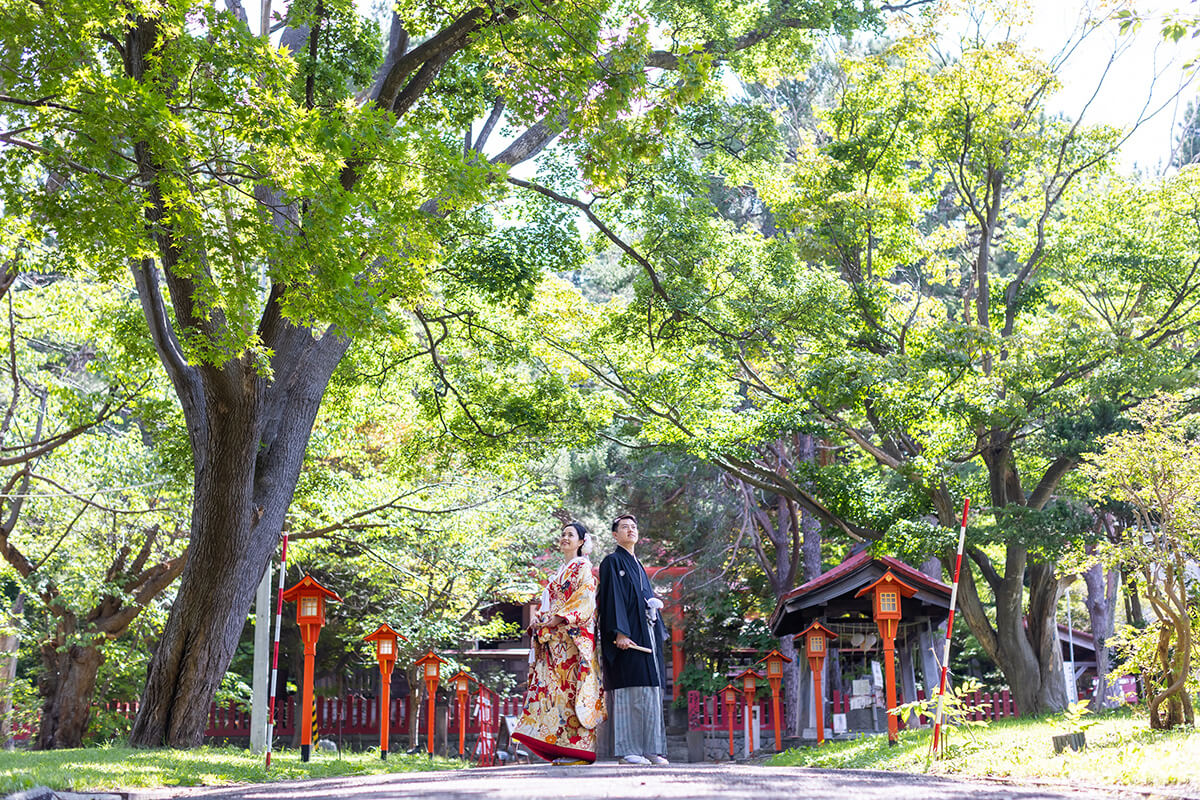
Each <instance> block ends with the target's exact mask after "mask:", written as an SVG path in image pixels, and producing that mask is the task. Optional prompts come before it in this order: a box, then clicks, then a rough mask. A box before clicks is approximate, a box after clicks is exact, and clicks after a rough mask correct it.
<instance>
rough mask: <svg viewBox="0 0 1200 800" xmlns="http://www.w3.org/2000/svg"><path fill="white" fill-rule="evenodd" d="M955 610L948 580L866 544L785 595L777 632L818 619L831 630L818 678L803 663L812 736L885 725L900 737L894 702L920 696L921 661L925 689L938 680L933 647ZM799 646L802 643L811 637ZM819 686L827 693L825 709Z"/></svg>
mask: <svg viewBox="0 0 1200 800" xmlns="http://www.w3.org/2000/svg"><path fill="white" fill-rule="evenodd" d="M949 612H950V587H949V586H947V585H946V584H944V583H942V582H941V581H939V580H937V579H936V578H931V577H930V576H928V575H926V574H924V573H923V572H921V571H920V570H917V569H914V568H913V567H910V566H909V565H908V564H905V563H904V562H903V561H900V560H899V559H896V558H891V557H889V556H872V555H871V554H870V553H868V552H867V551H865V550H864V551H861V552H858V553H855V554H853V555H851V556H850V557H849V558H847V559H846V560H845V561H843V562H842V563H841V564H839V565H838V566H836V567H834V568H833V569H831V570H829V571H828V572H825V573H822V574H821V575H818V576H817V577H816V578H813V579H812V580H810V581H808V582H807V583H805V584H804V585H802V586H798V587H797V588H795V589H793V590H792V591H791V592H789V593H787V594H786V595H784V596H783V598H782V599H781V600H780V602H779V605H778V606H777V607H776V608H775V611H774V612H773V613H772V614H771V618H770V621H769V624H770V627H771V632H772V633H774V634H775V635H776V636H779V637H783V636H789V635H796V634H800V633H802V632H804V631H805V630H807V629H809V628H810V627H811V626H812V625H813V623H819V624H820V625H821V626H823V627H824V629H825V630H826V631H828V632H829V634H831V635H830V637H829V638H828V657H826V658H824V659H821V660H818V661H814V660H812V659H809V663H810V664H814V665H817V666H816V667H815V668H816V669H821V670H822V672H823V674H822V675H820V676H816V677H817V680H816V681H814V675H813V673H812V669H813V668H805V667H806V666H807V665H804V664H803V662H802V665H801V666H802V675H803V679H802V684H803V685H802V688H801V692H800V713H801V720H803V724H802V725H801V728H803V729H804V731H805V738H812V739H822V738H824V735H826V734H827V733H828V734H840V733H844V732H861V731H885V730H886V731H888V734H889V738H890V739H892V740H894V739H895V734H896V722H895V717H892V718H891V724H889V715H888V714H887V709H888V708H891V707H895V706H896V705H900V704H903V703H906V702H909V701H912V700H915V699H917V693H918V682H917V668H918V666H919V667H920V672H921V678H922V680H921V688H922V689H923V690H924V693H925V696H929V695H930V693H931V691H933V690H934V688H935V687H936V686H937V680H938V665H937V663H936V661H935V659H934V657H933V649H934V643H935V641H941V637H942V636H944V633H942V632H939V631H938V630H937V628H938V627H939V626H940V625H942V624H943V623H944V622H945V621H946V618H947V617H948V616H949ZM833 636H836V638H833ZM796 646H797V649H798V650H800V649H801V648H804V647H805V642H804V641H803V640H798V641H797V642H796ZM938 652H940V650H939V651H938ZM893 665H896V666H898V667H899V673H900V675H899V678H897V676H896V674H895V672H896V669H895V667H894V666H893ZM889 667H891V669H889ZM814 683H815V687H814ZM814 688H819V690H820V691H821V693H822V700H821V702H820V703H819V705H820V706H821V707H822V710H821V713H820V714H818V713H817V712H816V710H815V709H816V707H817V705H818V704H817V703H815V702H814V700H813V689H814ZM831 699H832V700H835V701H836V702H835V703H833V704H831V703H830V700H831ZM818 719H821V722H822V724H821V725H820V726H819V727H818V724H817V720H818Z"/></svg>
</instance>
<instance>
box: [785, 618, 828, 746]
mask: <svg viewBox="0 0 1200 800" xmlns="http://www.w3.org/2000/svg"><path fill="white" fill-rule="evenodd" d="M836 638H837V634H836V633H834V632H833V631H831V630H829V628H826V627H825V626H824V625H822V624H821V623H819V622H816V621H815V620H814V621H813V624H811V625H809V626H808V627H807V628H805V629H804V630H803V631H801V632H800V633H798V634H796V639H795V641H796V644H797V646H801V647H803V648H804V653H805V655H807V656H808V668H809V669H810V670H812V675H813V709H814V711H815V716H816V718H817V744H819V745H820V744H825V693H824V692H822V691H821V674H822V673H823V672H824V671H825V656H826V655H827V654H828V653H829V647H828V643H829V642H828V640H830V639H836Z"/></svg>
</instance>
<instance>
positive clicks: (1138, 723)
mask: <svg viewBox="0 0 1200 800" xmlns="http://www.w3.org/2000/svg"><path fill="white" fill-rule="evenodd" d="M1085 722H1090V723H1091V727H1090V728H1088V730H1087V748H1086V749H1085V750H1084V751H1083V752H1081V753H1074V752H1071V751H1069V750H1068V751H1066V752H1065V753H1063V754H1062V755H1055V754H1054V748H1053V747H1052V746H1051V744H1050V737H1051V736H1053V735H1055V734H1058V733H1063V732H1064V731H1063V730H1062V729H1061V725H1060V724H1058V720H1057V719H1055V718H1054V717H1045V718H1040V719H1008V720H1002V721H998V722H993V723H991V724H990V725H988V726H986V727H982V728H971V729H953V730H951V731H950V732H949V736H948V737H947V739H946V742H947V744H946V748H945V757H944V758H942V759H941V760H938V761H933V762H932V763H931V766H930V770H929V771H930V772H931V773H936V774H942V775H957V776H962V777H970V776H993V777H994V776H999V777H1009V778H1016V779H1031V778H1048V779H1052V780H1056V781H1068V782H1075V783H1079V784H1088V785H1097V784H1108V785H1117V784H1121V785H1130V786H1176V787H1179V786H1184V787H1190V788H1197V787H1200V732H1197V731H1195V730H1193V729H1191V728H1183V729H1178V730H1174V731H1152V730H1150V725H1149V722H1148V721H1147V719H1146V717H1145V715H1144V714H1142V715H1137V714H1136V713H1134V712H1130V711H1127V710H1125V711H1116V712H1110V713H1107V714H1103V715H1099V716H1097V717H1085ZM930 737H931V733H930V731H929V730H928V729H924V730H914V731H904V732H902V733H901V734H900V742H899V744H898V745H897V746H896V747H888V744H887V738H886V737H885V736H870V737H863V738H859V739H855V740H850V741H837V742H826V744H825V745H824V746H822V747H820V748H817V747H804V748H798V749H794V750H788V751H787V752H784V753H779V754H778V755H776V756H774V757H773V758H772V759H771V760H770V761H769V762H768V763H769V764H770V765H772V766H804V767H831V768H854V769H881V770H897V771H904V772H924V771H925V764H926V753H927V752H928V750H929V740H930Z"/></svg>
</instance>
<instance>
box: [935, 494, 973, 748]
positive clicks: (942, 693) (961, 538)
mask: <svg viewBox="0 0 1200 800" xmlns="http://www.w3.org/2000/svg"><path fill="white" fill-rule="evenodd" d="M970 508H971V498H969V497H968V498H967V499H966V502H964V503H963V515H962V526H961V527H960V528H959V529H958V554H957V555H956V556H955V558H954V584H953V585H952V586H951V588H950V617H949V618H948V619H947V620H946V647H945V649H944V650H943V651H942V680H941V683H940V684H939V686H938V703H937V714H935V715H934V718H933V745H932V747H931V752H934V753H940V752H941V751H940V749H939V748H940V746H941V735H942V703H943V702H944V700H945V698H946V668H947V667H948V666H950V634H951V633H952V632H953V631H954V609H955V607H956V606H957V605H958V576H959V574H960V573H961V571H962V557H963V546H964V545H965V544H966V541H967V511H969V510H970Z"/></svg>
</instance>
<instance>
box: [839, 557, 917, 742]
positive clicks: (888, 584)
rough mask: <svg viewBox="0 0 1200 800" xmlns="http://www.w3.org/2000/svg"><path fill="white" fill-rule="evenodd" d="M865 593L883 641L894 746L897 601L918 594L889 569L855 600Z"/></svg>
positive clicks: (898, 621)
mask: <svg viewBox="0 0 1200 800" xmlns="http://www.w3.org/2000/svg"><path fill="white" fill-rule="evenodd" d="M868 592H871V593H873V594H874V602H873V612H874V616H875V625H876V626H877V627H878V628H879V638H880V639H882V640H883V685H884V687H885V689H886V692H887V710H888V715H887V718H888V744H891V745H894V744H896V737H897V735H898V726H897V724H896V715H895V714H893V713H891V711H892V709H893V708H895V707H896V632H897V631H898V630H899V628H900V617H901V608H900V600H901V598H904V597H912V596H913V595H914V594H916V593H917V590H916V589H915V588H914V587H912V586H909V585H908V584H907V583H905V582H904V581H902V580H900V579H899V578H897V577H896V576H895V575H894V574H892V571H891V570H890V569H889V570H888V571H887V572H885V573H884V574H883V577H881V578H879V580H877V581H875V582H873V583H870V584H868V585H866V586H864V587H863V588H861V589H859V590H858V591H857V592H855V594H854V596H855V597H861V596H862V595H864V594H867V593H868Z"/></svg>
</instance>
